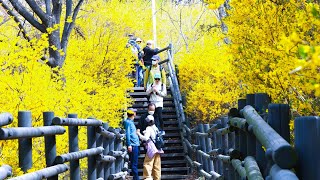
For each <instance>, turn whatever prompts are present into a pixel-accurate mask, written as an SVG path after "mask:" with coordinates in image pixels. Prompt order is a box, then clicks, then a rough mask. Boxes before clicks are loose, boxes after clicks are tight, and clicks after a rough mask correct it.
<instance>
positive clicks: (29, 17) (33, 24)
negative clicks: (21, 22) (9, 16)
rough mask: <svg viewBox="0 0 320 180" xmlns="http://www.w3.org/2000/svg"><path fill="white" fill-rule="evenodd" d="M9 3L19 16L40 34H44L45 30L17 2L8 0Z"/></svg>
mask: <svg viewBox="0 0 320 180" xmlns="http://www.w3.org/2000/svg"><path fill="white" fill-rule="evenodd" d="M9 1H10V3H11V4H12V6H13V8H14V9H15V10H16V11H17V12H18V13H19V14H20V15H21V16H23V17H24V18H25V19H26V20H27V21H28V22H29V23H30V24H31V25H32V26H34V27H35V28H37V29H38V30H39V31H41V32H42V33H45V32H46V31H47V30H46V28H45V26H44V25H43V24H41V23H39V22H38V21H37V20H36V19H35V18H34V17H33V16H32V14H31V13H29V12H28V11H27V10H26V9H25V8H24V7H23V5H22V4H21V3H20V2H19V1H17V0H9Z"/></svg>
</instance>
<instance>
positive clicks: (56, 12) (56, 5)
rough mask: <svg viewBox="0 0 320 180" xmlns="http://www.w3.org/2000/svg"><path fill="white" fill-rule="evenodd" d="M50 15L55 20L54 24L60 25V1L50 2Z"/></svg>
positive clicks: (53, 0)
mask: <svg viewBox="0 0 320 180" xmlns="http://www.w3.org/2000/svg"><path fill="white" fill-rule="evenodd" d="M52 7H53V8H52V14H53V16H54V19H55V23H60V17H61V11H62V4H61V1H60V0H52Z"/></svg>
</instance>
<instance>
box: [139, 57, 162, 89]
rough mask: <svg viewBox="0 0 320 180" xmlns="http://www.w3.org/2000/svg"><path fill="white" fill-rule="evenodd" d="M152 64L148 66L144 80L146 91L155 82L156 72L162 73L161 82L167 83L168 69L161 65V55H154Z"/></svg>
mask: <svg viewBox="0 0 320 180" xmlns="http://www.w3.org/2000/svg"><path fill="white" fill-rule="evenodd" d="M151 59H152V66H149V67H147V68H146V71H145V73H144V78H143V79H144V82H143V86H144V89H145V91H146V89H147V88H148V87H149V86H150V85H151V84H153V82H154V78H153V77H154V75H155V74H160V75H161V77H162V78H161V82H162V84H163V85H166V84H167V78H166V71H165V70H164V68H163V67H162V66H161V65H159V61H160V57H159V56H158V55H154V56H152V58H151Z"/></svg>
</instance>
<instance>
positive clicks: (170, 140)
mask: <svg viewBox="0 0 320 180" xmlns="http://www.w3.org/2000/svg"><path fill="white" fill-rule="evenodd" d="M164 143H165V144H178V143H181V140H180V139H166V140H164Z"/></svg>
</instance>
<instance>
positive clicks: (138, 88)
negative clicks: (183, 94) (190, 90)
mask: <svg viewBox="0 0 320 180" xmlns="http://www.w3.org/2000/svg"><path fill="white" fill-rule="evenodd" d="M129 90H133V91H135V92H136V91H144V87H133V88H130V89H129ZM167 90H170V87H167Z"/></svg>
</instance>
